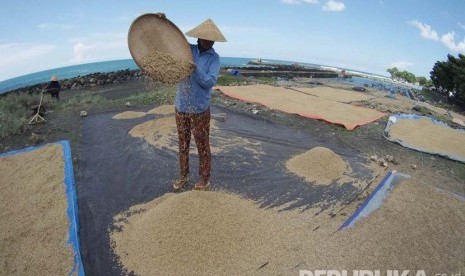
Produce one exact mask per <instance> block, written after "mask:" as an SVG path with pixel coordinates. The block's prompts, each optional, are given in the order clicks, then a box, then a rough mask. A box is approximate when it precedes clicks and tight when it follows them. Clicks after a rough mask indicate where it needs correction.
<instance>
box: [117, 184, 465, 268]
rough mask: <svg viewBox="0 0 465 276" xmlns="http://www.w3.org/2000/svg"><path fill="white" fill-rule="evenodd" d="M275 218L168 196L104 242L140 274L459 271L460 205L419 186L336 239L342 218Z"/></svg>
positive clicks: (402, 190) (243, 202)
mask: <svg viewBox="0 0 465 276" xmlns="http://www.w3.org/2000/svg"><path fill="white" fill-rule="evenodd" d="M350 209H351V208H347V209H346V210H350ZM136 211H139V212H136ZM277 211H278V210H276V209H260V208H259V207H258V204H257V203H255V202H252V201H250V200H247V199H244V198H241V197H239V196H237V195H233V194H227V193H225V192H221V191H215V192H196V191H190V192H185V193H180V194H166V195H165V196H162V197H160V198H158V199H155V200H153V201H151V202H148V203H145V204H141V205H138V206H134V207H132V208H131V209H130V210H128V212H125V213H122V214H120V215H118V216H116V217H115V225H116V226H118V227H119V229H120V231H117V230H115V231H113V232H112V233H110V235H111V240H112V242H113V246H114V252H115V253H116V254H117V255H118V256H119V261H120V264H121V265H122V266H123V267H124V268H125V269H127V270H128V271H134V272H135V273H137V274H139V275H298V272H299V270H303V269H308V270H312V271H313V270H315V269H339V270H342V269H345V270H349V271H351V270H354V269H357V270H360V269H368V270H375V269H377V270H384V271H385V270H387V269H400V270H402V269H410V270H415V269H424V270H426V272H427V273H437V272H438V271H440V272H441V273H452V272H453V273H458V272H459V271H461V270H463V268H464V267H465V263H464V261H463V260H465V240H464V239H463V236H464V235H465V228H464V227H463V225H464V223H465V201H463V200H460V199H458V198H457V197H455V196H452V195H449V194H444V193H439V192H437V191H436V190H435V189H434V188H432V187H429V186H425V185H423V184H421V182H419V181H417V180H410V181H406V182H402V183H399V184H397V185H396V187H395V188H394V189H393V190H392V192H391V194H390V196H389V198H388V199H387V200H386V201H385V203H384V204H383V206H382V207H381V208H379V209H378V210H376V211H375V212H373V213H372V214H371V215H370V216H369V217H368V218H365V219H363V220H361V221H360V222H358V223H357V224H356V225H355V227H354V228H349V229H345V230H343V231H340V232H336V233H335V231H336V230H337V228H338V227H339V226H340V225H341V224H342V223H343V221H344V220H345V219H347V217H345V216H340V215H337V216H335V217H333V216H329V215H328V213H326V212H323V213H321V214H320V215H318V216H314V215H313V214H314V213H315V210H314V209H311V210H310V211H304V212H301V211H299V210H294V211H282V212H277ZM353 211H354V208H352V209H351V212H353ZM315 226H320V227H318V228H317V227H315ZM427 275H430V274H427Z"/></svg>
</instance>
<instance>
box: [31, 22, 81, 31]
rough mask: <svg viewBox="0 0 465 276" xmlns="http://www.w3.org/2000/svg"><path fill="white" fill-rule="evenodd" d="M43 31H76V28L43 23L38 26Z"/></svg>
mask: <svg viewBox="0 0 465 276" xmlns="http://www.w3.org/2000/svg"><path fill="white" fill-rule="evenodd" d="M37 27H38V28H39V29H41V30H60V31H69V30H71V29H74V28H75V26H73V25H67V24H54V23H41V24H39V25H37Z"/></svg>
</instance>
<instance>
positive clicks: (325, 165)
mask: <svg viewBox="0 0 465 276" xmlns="http://www.w3.org/2000/svg"><path fill="white" fill-rule="evenodd" d="M286 167H287V169H288V170H289V171H291V172H293V173H295V174H297V175H298V176H301V177H304V178H305V180H306V181H308V182H315V184H317V185H328V184H331V183H332V182H333V181H335V180H337V179H339V178H341V177H342V176H343V175H344V173H346V172H350V167H349V165H348V164H347V163H346V162H345V161H344V160H343V159H342V158H341V157H340V156H339V155H337V154H336V153H334V152H333V151H332V150H330V149H328V148H324V147H315V148H312V149H311V150H309V151H307V152H304V153H302V154H300V155H296V156H294V157H292V158H291V159H289V160H288V161H287V162H286Z"/></svg>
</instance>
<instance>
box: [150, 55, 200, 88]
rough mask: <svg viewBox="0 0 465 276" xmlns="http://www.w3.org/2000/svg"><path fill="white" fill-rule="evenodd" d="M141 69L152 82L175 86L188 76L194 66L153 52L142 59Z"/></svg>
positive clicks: (179, 59) (182, 60)
mask: <svg viewBox="0 0 465 276" xmlns="http://www.w3.org/2000/svg"><path fill="white" fill-rule="evenodd" d="M141 68H142V69H143V72H144V74H146V75H147V76H148V77H149V78H150V79H151V80H152V81H154V82H160V83H163V84H176V83H178V82H179V81H181V80H182V79H184V78H186V77H187V76H189V75H190V74H191V73H192V71H193V70H194V68H195V65H194V64H193V63H192V62H191V61H188V60H185V59H182V58H178V57H175V56H173V55H170V54H166V53H162V52H154V53H151V54H149V55H147V56H145V57H143V58H142V60H141Z"/></svg>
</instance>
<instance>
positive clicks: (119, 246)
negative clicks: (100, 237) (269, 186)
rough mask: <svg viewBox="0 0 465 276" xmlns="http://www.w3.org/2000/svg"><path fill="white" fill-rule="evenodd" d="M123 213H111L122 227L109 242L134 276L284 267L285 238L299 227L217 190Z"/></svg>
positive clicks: (290, 255) (288, 250) (289, 249)
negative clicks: (135, 275) (115, 214)
mask: <svg viewBox="0 0 465 276" xmlns="http://www.w3.org/2000/svg"><path fill="white" fill-rule="evenodd" d="M141 211H142V212H141ZM128 213H132V214H133V215H130V216H128V215H125V214H124V213H123V214H121V215H119V216H117V217H115V221H116V224H115V225H116V226H117V227H122V229H123V230H122V231H121V232H118V231H113V232H112V233H111V240H112V244H114V251H115V253H116V254H117V255H118V256H119V259H120V262H121V264H122V265H123V266H124V267H125V268H126V269H128V271H134V272H135V273H136V274H137V275H250V274H254V273H255V272H256V271H257V269H258V268H259V267H260V266H262V265H263V264H265V263H267V262H269V264H268V265H267V266H266V269H265V271H269V270H268V269H270V268H272V270H274V271H276V270H278V271H279V270H280V269H283V268H284V269H285V270H286V269H289V264H286V261H287V262H289V260H290V259H297V256H296V255H295V254H294V252H293V251H294V250H293V247H296V246H298V244H296V243H294V242H287V241H286V240H287V239H288V238H292V237H293V236H294V232H296V233H297V234H299V233H304V231H305V229H304V228H301V229H296V228H295V227H303V225H298V224H295V223H292V220H291V219H285V218H280V217H279V216H277V215H276V213H273V212H269V211H265V210H263V209H259V208H258V207H257V206H256V204H255V203H253V202H252V201H249V200H245V199H242V198H240V197H238V196H236V195H231V194H227V193H223V192H197V191H190V192H185V193H181V194H166V195H164V196H162V197H161V198H158V199H156V200H154V201H151V202H148V203H146V204H142V205H138V206H134V207H132V208H131V209H130V210H129V212H128ZM283 241H286V242H283Z"/></svg>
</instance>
